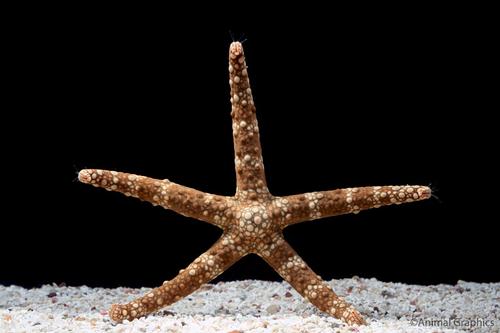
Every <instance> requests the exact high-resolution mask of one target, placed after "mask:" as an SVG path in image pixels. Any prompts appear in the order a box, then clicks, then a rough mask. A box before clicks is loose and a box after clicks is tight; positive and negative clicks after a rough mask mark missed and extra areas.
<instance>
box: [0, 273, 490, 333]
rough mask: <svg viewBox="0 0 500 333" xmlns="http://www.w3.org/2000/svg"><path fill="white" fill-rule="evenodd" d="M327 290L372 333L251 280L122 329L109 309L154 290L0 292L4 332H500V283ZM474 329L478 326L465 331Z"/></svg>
mask: <svg viewBox="0 0 500 333" xmlns="http://www.w3.org/2000/svg"><path fill="white" fill-rule="evenodd" d="M330 284H331V285H332V286H333V287H334V289H335V290H336V291H337V293H338V294H340V295H343V296H345V297H346V298H347V299H348V300H349V301H350V302H351V303H353V304H354V305H355V306H356V307H357V309H358V310H360V312H361V313H362V314H363V315H365V316H366V317H367V318H368V320H369V325H368V326H364V327H348V326H346V325H344V324H343V323H342V322H340V321H338V320H336V319H333V318H332V317H329V316H327V315H325V314H323V313H320V312H319V311H318V310H317V309H316V308H314V307H313V306H312V305H310V304H308V303H307V302H306V301H305V300H304V299H303V298H302V297H301V296H300V295H299V294H298V293H297V292H296V291H295V290H293V289H291V288H290V287H289V285H288V284H286V283H279V282H265V281H252V280H247V281H236V282H221V283H218V284H215V285H211V284H210V285H206V286H204V287H203V288H202V289H200V290H199V291H197V292H196V293H194V294H193V295H191V296H190V297H187V298H185V299H183V300H181V301H179V302H177V303H175V304H173V305H171V306H169V307H167V308H166V309H165V310H163V311H160V312H158V313H156V314H154V315H151V316H149V317H147V318H141V319H139V320H134V321H133V322H125V323H123V324H118V325H117V324H114V323H112V322H111V321H110V320H109V319H108V317H107V313H106V311H107V309H108V308H109V306H110V305H111V303H123V302H127V301H130V300H132V299H133V298H135V297H136V296H139V295H142V294H145V293H146V292H147V291H148V290H149V288H142V289H131V288H117V289H103V288H89V287H86V286H83V287H64V286H56V285H45V286H43V287H41V288H36V289H24V288H21V287H17V286H8V287H5V286H0V332H1V333H17V332H30V333H31V332H33V333H36V332H122V333H125V332H127V333H128V332H169V333H174V332H203V333H211V332H222V333H240V332H241V333H250V332H252V333H253V332H287V333H293V332H297V333H299V332H300V333H302V332H304V333H305V332H321V333H328V332H384V333H385V332H408V333H410V332H434V333H437V332H499V329H500V326H499V325H500V322H499V321H498V313H499V312H500V309H499V307H500V283H489V284H485V283H483V284H480V283H472V282H463V281H459V282H458V283H457V284H456V285H455V286H451V285H436V286H417V285H406V284H401V283H386V282H380V281H377V280H375V279H360V278H357V277H354V278H352V279H343V280H332V281H330ZM437 320H443V321H444V322H441V323H439V322H437ZM460 320H461V321H462V326H461V327H456V328H457V329H449V328H450V327H449V326H445V325H446V324H448V323H450V322H451V324H453V323H458V321H460ZM424 321H426V322H424ZM458 324H460V323H458ZM471 324H475V325H476V327H474V328H471V327H470V326H465V325H471ZM481 324H482V326H483V327H479V328H478V327H477V326H478V325H479V326H480V325H481ZM486 325H488V327H487V326H486ZM491 325H493V326H491Z"/></svg>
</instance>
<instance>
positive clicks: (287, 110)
mask: <svg viewBox="0 0 500 333" xmlns="http://www.w3.org/2000/svg"><path fill="white" fill-rule="evenodd" d="M357 14H358V13H357V12H353V13H351V15H350V16H349V18H343V14H342V13H338V14H335V15H334V16H332V17H328V16H327V15H325V16H324V17H323V16H322V17H314V16H309V15H308V14H306V13H304V14H303V16H288V15H286V14H283V15H282V16H281V17H280V19H281V21H279V22H274V24H268V25H264V22H263V21H261V20H260V19H257V18H254V22H253V23H252V25H251V26H239V25H231V24H230V22H228V25H227V26H223V27H221V28H218V27H217V28H216V27H215V25H216V23H217V22H218V21H219V20H217V19H215V18H214V19H213V20H211V19H209V20H207V22H205V21H203V23H201V21H197V20H194V19H193V20H191V21H182V20H181V22H182V23H177V24H174V23H172V22H170V23H168V22H169V19H173V17H175V14H174V13H170V14H169V15H166V16H165V17H163V18H162V17H149V16H148V15H147V14H146V15H139V14H137V16H134V14H133V13H128V15H127V16H120V15H119V14H116V15H111V14H107V15H102V16H100V15H94V14H90V13H89V14H88V15H76V14H75V13H66V14H65V15H61V16H57V15H56V17H55V18H51V19H46V20H44V19H41V20H38V21H37V23H36V24H33V25H30V27H29V28H28V29H26V31H23V38H20V39H17V46H18V47H17V48H15V49H14V50H13V52H14V57H13V58H14V59H13V60H12V62H11V63H10V69H11V70H12V71H13V74H14V75H13V76H12V78H11V79H10V81H9V90H8V95H9V96H8V97H9V98H11V101H12V102H13V103H12V104H11V105H10V107H9V109H8V110H11V111H12V112H11V113H10V114H11V115H12V120H7V119H6V120H5V121H4V122H3V125H4V126H5V131H4V132H3V134H2V136H3V137H4V138H3V155H4V161H3V165H2V168H3V169H4V171H3V174H4V175H5V176H4V179H3V190H4V191H3V192H4V195H6V199H3V204H2V207H3V212H4V214H3V215H4V217H3V218H2V223H1V225H2V231H1V241H2V242H1V244H0V253H2V265H1V270H0V283H3V284H18V285H23V286H36V285H40V284H42V283H51V282H57V283H60V282H65V283H67V284H69V285H80V284H86V285H91V286H120V285H127V286H155V285H159V284H161V282H162V281H163V280H165V279H170V278H172V277H173V276H174V275H175V274H176V273H177V272H178V270H179V269H181V268H184V267H185V266H187V265H188V264H189V263H190V262H191V261H192V260H193V259H194V258H196V256H198V255H199V254H200V253H201V252H203V251H204V250H206V249H207V248H208V247H209V246H210V245H211V244H212V243H213V242H215V240H216V239H217V238H218V236H219V235H220V231H219V230H217V228H215V227H213V226H211V225H208V224H205V223H202V222H199V221H196V220H193V219H189V218H186V217H183V216H180V215H177V214H175V213H174V212H171V211H166V210H163V209H162V208H159V207H152V206H151V205H150V204H148V203H143V202H140V201H139V200H136V199H132V198H126V197H125V196H123V195H121V194H117V193H110V192H106V191H104V190H101V189H96V188H93V187H91V186H87V185H83V184H80V183H78V182H77V181H75V180H76V176H77V171H78V170H79V169H81V168H102V169H110V170H118V171H125V172H132V173H137V174H142V175H147V176H151V177H155V178H160V179H163V178H168V179H170V180H171V181H174V182H177V183H180V184H183V185H187V186H190V187H194V188H197V189H200V190H203V191H208V192H212V193H217V194H224V195H231V194H233V193H234V189H235V181H234V169H233V168H234V166H233V147H232V141H231V139H232V136H231V119H230V116H229V112H230V103H229V86H228V73H227V66H228V64H227V52H228V46H229V44H230V42H231V41H232V38H234V39H236V40H245V42H244V48H245V53H246V57H247V64H248V65H249V75H250V79H251V84H252V89H253V95H254V97H255V104H256V106H257V116H258V120H259V126H260V133H261V142H262V146H263V154H264V161H265V166H266V173H267V178H268V185H269V188H270V190H271V192H272V193H273V194H275V195H286V194H294V193H300V192H308V191H314V190H327V189H335V188H341V187H353V186H365V185H385V184H401V185H404V184H421V185H429V184H431V186H432V188H433V189H434V190H435V194H436V195H437V196H438V197H439V199H436V198H433V199H431V200H428V201H426V202H418V203H413V204H408V205H401V206H392V207H384V208H381V209H377V210H371V211H365V212H362V213H361V214H359V215H349V216H340V217H334V218H326V219H322V220H317V221H314V222H309V223H304V224H300V225H296V226H293V227H290V228H289V229H287V230H286V231H285V237H286V238H287V240H288V241H289V242H290V243H291V244H292V245H293V246H294V248H295V249H296V250H297V251H298V252H299V254H300V255H301V256H302V257H303V258H304V259H305V260H306V261H307V262H308V263H309V264H310V266H311V267H312V268H313V269H314V270H315V271H316V272H317V273H318V274H320V275H321V276H322V277H323V278H326V279H331V278H343V277H351V276H353V275H358V276H361V277H367V278H370V277H375V278H377V279H381V280H384V281H399V282H406V283H420V284H431V283H455V282H456V281H457V280H459V279H462V280H471V281H478V282H488V281H498V280H499V278H500V275H499V273H498V270H497V267H496V266H497V265H496V262H495V259H494V258H495V257H497V255H498V250H497V239H498V236H497V234H496V233H495V232H494V225H495V224H497V222H498V219H497V218H496V217H495V214H494V213H493V212H494V208H495V206H496V204H495V200H496V198H495V197H494V196H493V195H492V194H491V193H492V189H493V188H494V186H495V184H496V183H498V180H497V176H494V174H495V173H494V171H495V170H496V171H495V172H497V171H498V168H497V165H495V162H493V160H492V158H493V157H494V155H495V154H496V153H495V148H494V146H495V145H494V141H493V134H494V132H491V131H490V129H489V127H490V126H491V125H493V123H492V122H491V121H490V120H488V118H487V117H486V116H485V115H484V114H483V112H484V111H488V110H491V109H489V108H487V107H485V106H484V105H482V103H483V102H484V98H483V97H482V96H484V95H485V94H486V95H487V94H488V91H485V90H484V89H483V88H480V86H481V85H482V84H483V80H482V79H480V78H478V76H477V75H478V72H481V71H482V66H484V59H483V56H482V53H481V52H482V51H481V47H482V45H481V42H480V41H479V40H478V39H477V38H476V35H475V34H474V33H473V32H472V31H471V30H470V29H469V24H468V22H467V19H460V20H456V21H455V20H453V19H451V18H450V16H453V15H447V13H440V14H436V15H427V14H426V15H415V16H410V15H406V14H405V13H401V14H400V15H396V16H393V15H387V16H383V17H381V16H377V15H374V16H373V17H370V15H369V14H368V15H366V16H358V15H357ZM342 18H343V19H342ZM306 20H307V21H308V22H311V23H306ZM269 21H274V20H269ZM195 23H198V24H195ZM14 30H15V29H14ZM230 31H231V33H232V35H233V37H230ZM236 279H268V280H279V276H278V275H277V273H275V272H274V271H273V270H272V269H271V268H270V267H268V266H267V265H266V264H265V263H264V262H263V261H261V260H260V259H259V258H257V257H256V256H248V257H246V258H244V259H243V260H241V261H240V262H238V263H237V264H235V265H234V266H233V267H232V268H230V269H229V270H228V271H227V272H226V273H224V274H223V275H222V276H221V277H219V278H218V280H236Z"/></svg>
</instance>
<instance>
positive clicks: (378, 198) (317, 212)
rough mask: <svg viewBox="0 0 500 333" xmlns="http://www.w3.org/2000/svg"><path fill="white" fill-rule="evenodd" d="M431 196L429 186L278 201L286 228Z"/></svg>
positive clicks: (299, 196) (334, 192)
mask: <svg viewBox="0 0 500 333" xmlns="http://www.w3.org/2000/svg"><path fill="white" fill-rule="evenodd" d="M430 196H431V189H430V188H429V187H427V186H410V185H406V186H367V187H357V188H347V189H341V190H332V191H321V192H311V193H305V194H297V195H290V196H286V197H281V198H276V199H275V201H276V203H279V204H280V205H281V208H280V209H281V210H283V207H285V209H286V214H282V216H283V217H282V218H281V225H282V227H286V226H288V225H291V224H295V223H299V222H304V221H310V220H314V219H318V218H321V217H328V216H334V215H342V214H348V213H354V214H356V213H359V212H360V211H361V210H365V209H370V208H378V207H381V206H387V205H392V204H402V203H406V202H412V201H419V200H425V199H428V198H430ZM276 203H275V204H276Z"/></svg>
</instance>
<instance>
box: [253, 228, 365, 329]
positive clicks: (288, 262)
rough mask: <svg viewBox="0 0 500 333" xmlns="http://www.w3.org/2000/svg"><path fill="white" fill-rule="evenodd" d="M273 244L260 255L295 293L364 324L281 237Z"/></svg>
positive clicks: (334, 312)
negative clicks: (273, 245)
mask: <svg viewBox="0 0 500 333" xmlns="http://www.w3.org/2000/svg"><path fill="white" fill-rule="evenodd" d="M274 244H275V247H274V250H272V251H263V252H262V254H260V255H261V257H262V258H263V259H264V260H265V261H266V262H267V263H269V265H271V266H272V267H273V268H274V270H275V271H276V272H278V273H279V275H281V277H282V278H283V279H285V280H286V281H287V282H288V283H290V285H291V286H292V287H293V288H294V289H295V290H297V291H298V292H299V294H301V295H302V296H303V297H304V298H306V299H307V300H309V301H310V302H311V303H312V304H314V305H315V306H316V307H317V308H318V309H320V310H321V311H324V312H326V313H328V314H330V315H332V316H334V317H335V318H337V319H340V320H343V321H345V322H346V323H347V324H349V325H352V324H357V325H363V324H365V320H364V319H363V317H362V316H361V314H360V313H359V312H358V311H356V310H355V309H354V307H353V306H352V305H350V304H349V303H347V302H346V301H345V300H344V299H343V298H342V297H339V296H337V295H336V294H335V292H334V291H333V290H332V288H331V287H330V286H329V285H328V284H327V283H326V282H324V281H323V280H322V279H321V277H320V276H318V275H317V274H316V273H314V272H313V270H312V269H311V268H310V267H309V266H308V265H307V264H306V263H305V262H304V260H302V258H300V257H299V255H298V254H297V253H296V252H295V251H294V249H293V248H292V247H291V246H290V245H289V244H288V243H287V242H286V241H285V240H284V239H283V238H282V237H278V238H277V239H276V241H275V243H274Z"/></svg>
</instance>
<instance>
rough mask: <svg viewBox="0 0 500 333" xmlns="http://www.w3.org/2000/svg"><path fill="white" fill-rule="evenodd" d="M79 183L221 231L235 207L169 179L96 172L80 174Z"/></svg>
mask: <svg viewBox="0 0 500 333" xmlns="http://www.w3.org/2000/svg"><path fill="white" fill-rule="evenodd" d="M78 179H79V180H80V181H81V182H82V183H86V184H91V185H93V186H95V187H102V188H104V189H106V190H108V191H116V192H121V193H123V194H125V195H127V196H133V197H135V198H139V199H141V200H144V201H147V202H150V203H152V204H153V205H160V206H162V207H164V208H167V209H171V210H173V211H175V212H177V213H179V214H182V215H185V216H189V217H193V218H196V219H199V220H202V221H205V222H209V223H212V224H214V225H216V226H218V227H220V228H224V227H225V225H226V223H227V219H226V217H224V215H225V214H227V212H228V211H229V206H231V205H232V204H231V203H229V202H230V200H229V199H228V198H226V197H223V196H218V195H213V194H208V193H204V192H200V191H198V190H195V189H192V188H189V187H185V186H182V185H179V184H175V183H173V182H170V181H169V180H166V179H165V180H159V179H154V178H149V177H144V176H138V175H134V174H130V173H124V172H116V171H108V170H97V169H84V170H81V171H80V173H79V174H78Z"/></svg>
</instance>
